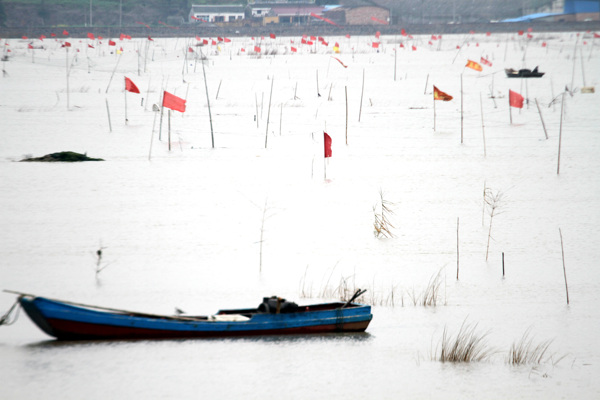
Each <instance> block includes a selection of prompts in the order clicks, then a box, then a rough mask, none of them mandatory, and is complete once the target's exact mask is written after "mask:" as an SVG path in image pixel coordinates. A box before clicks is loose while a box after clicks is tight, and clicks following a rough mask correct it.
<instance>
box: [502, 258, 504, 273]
mask: <svg viewBox="0 0 600 400" xmlns="http://www.w3.org/2000/svg"><path fill="white" fill-rule="evenodd" d="M502 278H504V252H502Z"/></svg>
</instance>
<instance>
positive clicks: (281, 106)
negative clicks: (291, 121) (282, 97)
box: [279, 103, 283, 136]
mask: <svg viewBox="0 0 600 400" xmlns="http://www.w3.org/2000/svg"><path fill="white" fill-rule="evenodd" d="M281 125H283V103H281V104H280V105H279V136H281Z"/></svg>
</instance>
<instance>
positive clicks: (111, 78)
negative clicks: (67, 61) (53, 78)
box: [67, 47, 121, 93]
mask: <svg viewBox="0 0 600 400" xmlns="http://www.w3.org/2000/svg"><path fill="white" fill-rule="evenodd" d="M68 53H69V48H68V47H67V54H68ZM119 61H121V55H119V57H118V58H117V63H116V64H115V68H114V69H113V72H112V74H111V75H110V79H109V80H108V85H107V86H106V92H104V93H108V88H110V83H111V82H112V80H113V77H114V76H115V72H116V71H117V67H118V66H119ZM67 82H68V81H67Z"/></svg>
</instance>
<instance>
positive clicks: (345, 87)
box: [344, 86, 348, 146]
mask: <svg viewBox="0 0 600 400" xmlns="http://www.w3.org/2000/svg"><path fill="white" fill-rule="evenodd" d="M344 91H345V92H346V146H348V86H344Z"/></svg>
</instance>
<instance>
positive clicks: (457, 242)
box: [456, 218, 460, 280]
mask: <svg viewBox="0 0 600 400" xmlns="http://www.w3.org/2000/svg"><path fill="white" fill-rule="evenodd" d="M459 223H460V218H456V280H458V271H459V259H460V257H459V248H458V244H459V241H458V227H459Z"/></svg>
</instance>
